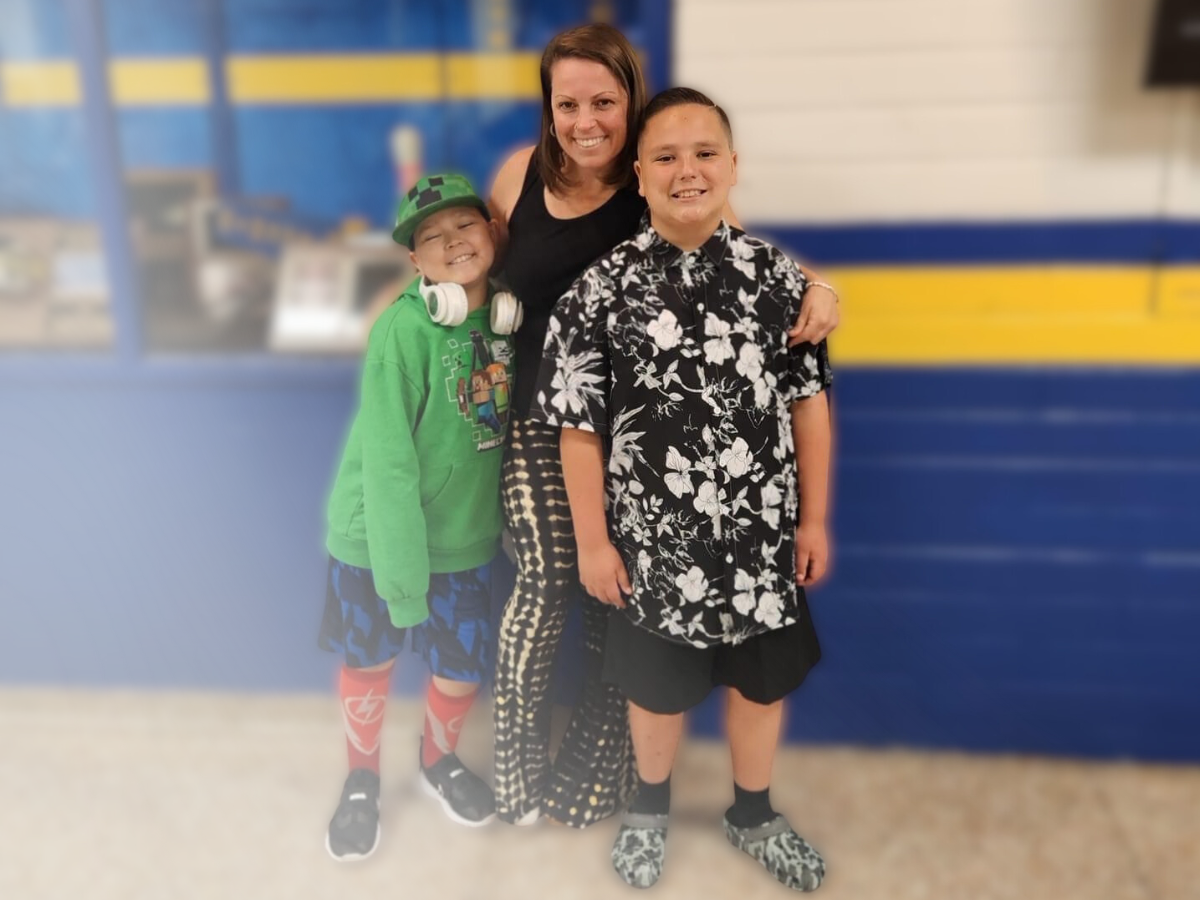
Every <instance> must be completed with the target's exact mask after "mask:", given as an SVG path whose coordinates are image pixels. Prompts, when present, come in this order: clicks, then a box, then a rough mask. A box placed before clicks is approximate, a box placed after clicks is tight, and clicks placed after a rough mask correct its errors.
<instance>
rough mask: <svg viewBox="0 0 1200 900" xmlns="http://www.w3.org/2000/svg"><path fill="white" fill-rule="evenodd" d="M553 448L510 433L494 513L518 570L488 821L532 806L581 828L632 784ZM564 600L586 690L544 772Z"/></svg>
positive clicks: (524, 432)
mask: <svg viewBox="0 0 1200 900" xmlns="http://www.w3.org/2000/svg"><path fill="white" fill-rule="evenodd" d="M558 438H559V430H558V429H557V428H551V427H549V426H546V425H541V424H539V423H536V422H525V421H521V420H516V419H514V420H513V421H512V422H511V423H510V425H509V439H510V440H509V448H508V455H507V456H506V458H505V462H504V479H503V487H504V512H505V515H506V516H507V518H508V527H509V530H510V531H511V533H512V537H513V540H514V542H515V544H516V550H517V565H518V572H517V584H516V590H515V591H514V593H513V596H512V598H511V599H510V600H509V602H508V605H507V606H506V607H505V609H504V618H503V620H502V621H501V624H500V634H499V646H498V648H497V654H496V681H495V707H494V708H495V732H496V776H495V782H496V811H497V813H498V814H499V816H500V818H501V819H504V820H505V821H509V822H513V821H516V820H517V819H520V818H521V817H523V816H524V815H526V814H527V813H528V812H530V811H531V810H534V809H539V808H540V809H541V811H542V812H543V813H544V814H546V815H548V816H550V817H552V818H554V819H556V820H558V821H560V822H563V823H565V824H567V825H571V826H574V827H576V828H583V827H585V826H587V825H591V824H592V823H594V822H598V821H600V820H601V819H604V818H606V817H608V816H611V815H612V814H613V813H615V812H617V811H618V810H619V809H620V808H621V807H622V806H623V805H624V803H625V802H626V801H627V800H628V799H629V797H630V796H631V794H632V793H633V790H634V787H635V785H636V781H635V775H634V768H633V746H632V744H631V742H630V739H629V720H628V714H627V711H626V707H625V698H624V696H623V695H622V694H621V693H620V691H618V690H617V689H616V688H615V687H613V686H612V685H610V684H605V683H604V682H603V681H601V678H600V673H601V663H602V660H603V651H604V635H605V631H606V629H607V621H608V613H609V607H607V606H605V605H604V604H602V603H600V602H599V601H598V600H594V599H593V598H591V597H589V596H588V595H587V594H586V593H584V591H583V589H582V588H581V587H580V585H579V576H578V571H577V569H576V567H575V536H574V531H573V530H572V528H571V512H570V507H569V505H568V503H567V491H566V486H565V485H564V484H563V476H562V462H561V459H560V457H559V451H558ZM573 602H580V603H582V609H583V632H584V651H583V652H584V660H583V662H584V685H583V692H582V695H581V697H580V700H579V703H578V704H577V705H576V707H575V709H574V710H572V713H571V719H570V722H569V723H568V725H567V730H566V733H565V734H564V736H563V741H562V745H561V746H560V748H559V750H558V754H557V756H556V758H555V760H554V762H553V763H551V761H550V729H549V724H550V709H551V700H552V698H551V696H550V689H551V680H550V675H551V668H552V666H553V663H554V655H555V651H556V650H557V648H558V644H559V641H560V639H561V638H562V632H563V623H564V621H565V620H566V615H567V609H568V606H569V605H570V604H571V603H573Z"/></svg>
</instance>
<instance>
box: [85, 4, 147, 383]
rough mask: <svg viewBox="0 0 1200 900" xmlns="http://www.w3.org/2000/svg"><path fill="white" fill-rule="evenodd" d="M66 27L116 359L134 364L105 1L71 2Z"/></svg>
mask: <svg viewBox="0 0 1200 900" xmlns="http://www.w3.org/2000/svg"><path fill="white" fill-rule="evenodd" d="M66 12H67V25H68V28H69V31H70V35H71V44H72V46H73V47H74V50H75V56H76V59H77V61H78V64H79V72H80V80H81V81H82V88H83V110H82V111H83V117H84V125H85V128H86V133H87V138H88V139H87V146H88V148H89V151H90V152H89V153H88V162H89V164H90V166H91V175H92V186H93V189H94V191H95V196H96V213H97V223H98V225H99V227H100V236H101V246H103V248H104V259H105V264H106V266H107V273H108V286H109V303H110V308H111V310H112V317H113V326H114V330H115V337H114V348H113V349H114V350H115V352H116V356H117V359H118V360H120V361H121V362H123V363H131V362H132V361H133V360H135V359H136V358H137V357H138V355H139V354H140V353H141V351H142V322H141V315H140V313H141V303H140V296H139V295H140V292H139V290H138V277H137V268H136V266H135V263H134V257H133V244H132V242H131V240H130V237H129V226H128V222H129V210H128V208H127V206H126V203H125V178H124V168H123V166H122V164H121V148H120V135H119V134H118V131H117V122H116V116H115V114H114V112H113V104H112V97H111V95H110V93H109V86H108V47H107V41H106V39H105V27H104V10H103V8H102V3H101V0H67V3H66Z"/></svg>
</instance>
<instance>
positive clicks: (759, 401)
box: [754, 373, 775, 409]
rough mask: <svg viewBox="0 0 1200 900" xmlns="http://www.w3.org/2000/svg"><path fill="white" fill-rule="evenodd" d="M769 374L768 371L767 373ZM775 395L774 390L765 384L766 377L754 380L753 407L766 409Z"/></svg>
mask: <svg viewBox="0 0 1200 900" xmlns="http://www.w3.org/2000/svg"><path fill="white" fill-rule="evenodd" d="M768 374H770V373H768ZM774 397H775V392H774V391H773V390H772V389H771V387H770V385H768V384H767V379H765V378H760V379H758V381H756V382H754V408H755V409H766V408H767V407H768V406H770V405H771V401H772V400H773V399H774Z"/></svg>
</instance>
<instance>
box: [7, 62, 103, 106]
mask: <svg viewBox="0 0 1200 900" xmlns="http://www.w3.org/2000/svg"><path fill="white" fill-rule="evenodd" d="M0 90H2V93H0V96H2V97H3V100H4V104H5V105H6V106H77V105H78V104H79V101H80V98H81V97H82V96H83V95H82V93H81V91H80V87H79V74H78V72H77V71H76V69H75V64H74V63H71V62H67V61H63V60H46V61H42V62H7V63H0Z"/></svg>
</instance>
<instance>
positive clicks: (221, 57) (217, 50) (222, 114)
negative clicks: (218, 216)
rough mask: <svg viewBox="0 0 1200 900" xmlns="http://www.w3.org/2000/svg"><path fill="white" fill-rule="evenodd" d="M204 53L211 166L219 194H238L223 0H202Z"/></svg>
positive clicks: (236, 157) (239, 191) (239, 182)
mask: <svg viewBox="0 0 1200 900" xmlns="http://www.w3.org/2000/svg"><path fill="white" fill-rule="evenodd" d="M204 25H205V34H204V55H205V59H206V61H207V63H208V83H209V91H210V92H211V93H212V98H211V100H210V101H209V102H210V107H209V108H210V110H211V115H212V138H213V168H214V169H215V170H216V175H217V186H218V189H219V190H220V194H221V196H222V197H236V196H238V195H240V194H241V192H242V188H241V173H240V169H239V166H238V155H237V126H236V122H235V120H234V116H233V108H232V107H231V106H230V103H229V84H228V81H227V79H226V77H225V61H226V58H227V57H228V55H229V53H228V50H229V41H228V40H227V30H226V27H225V0H206V2H205V4H204Z"/></svg>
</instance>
